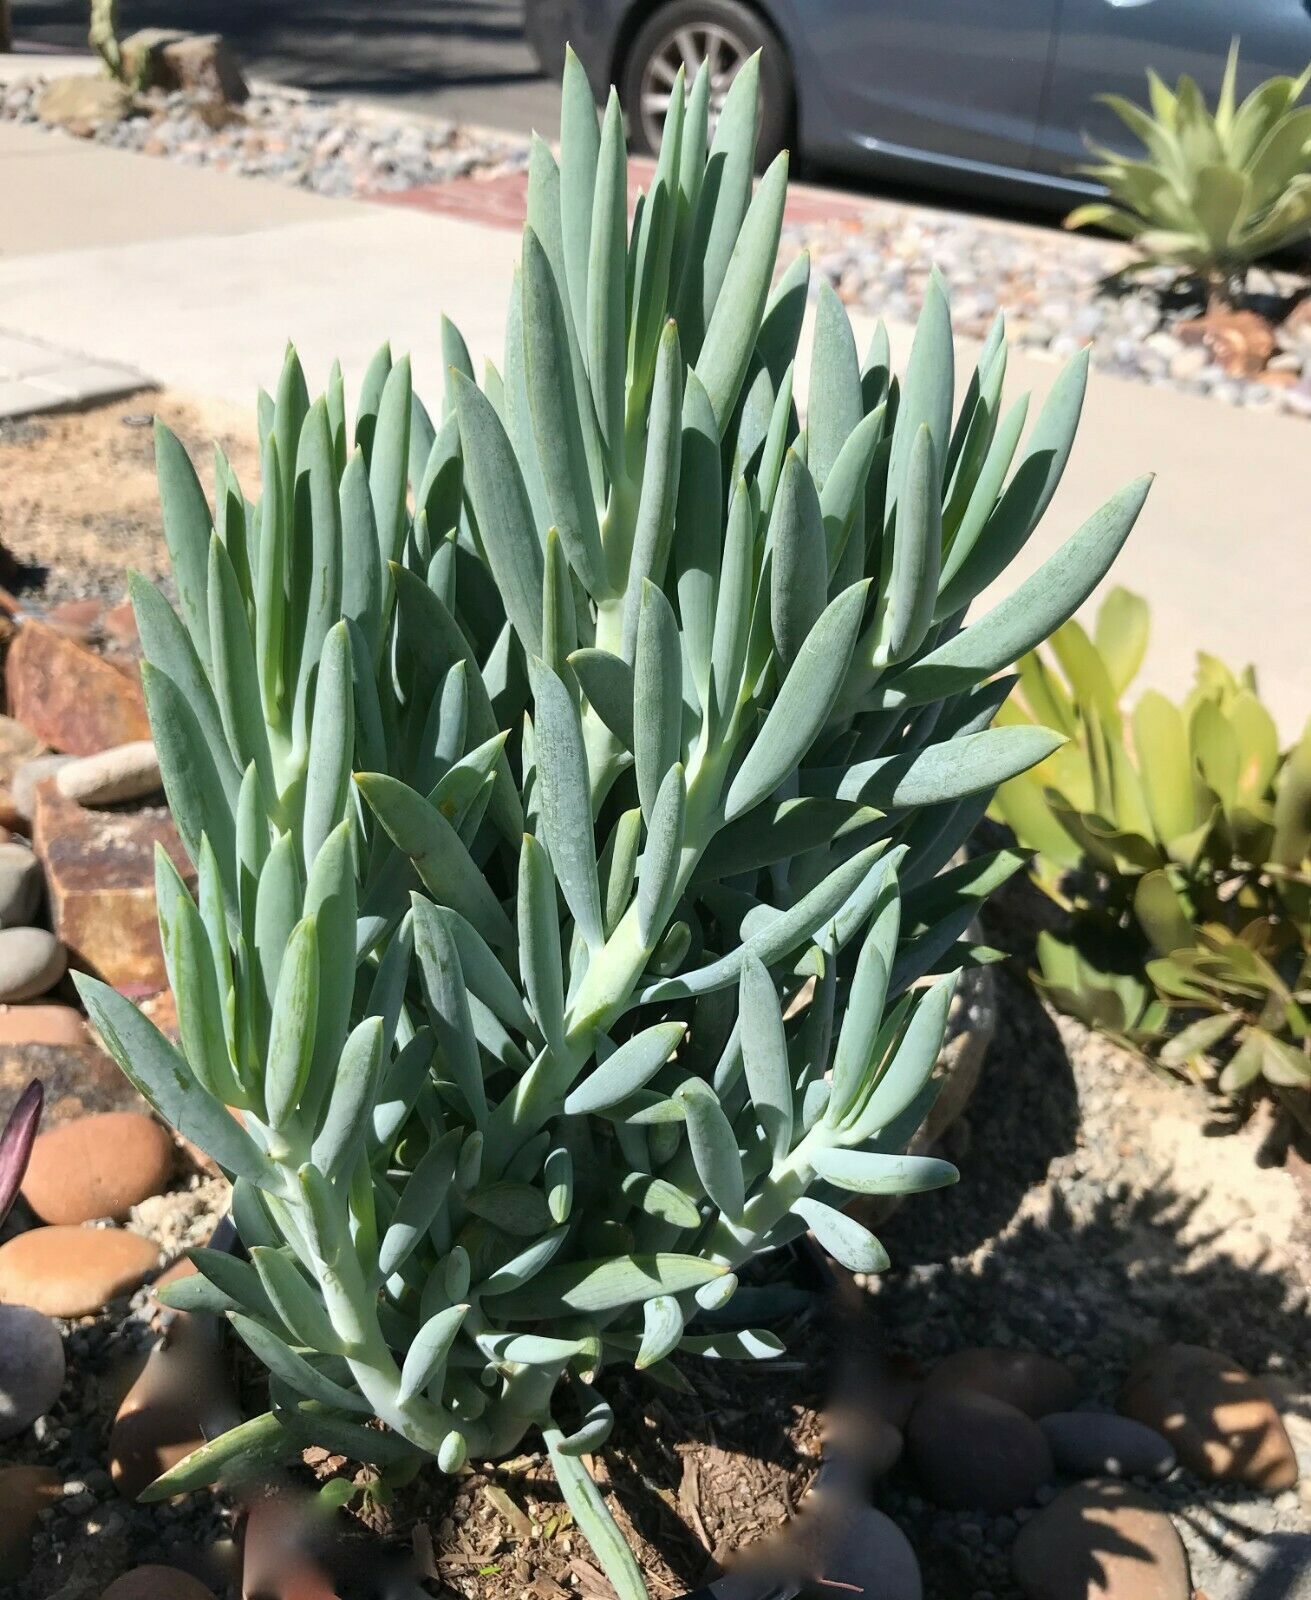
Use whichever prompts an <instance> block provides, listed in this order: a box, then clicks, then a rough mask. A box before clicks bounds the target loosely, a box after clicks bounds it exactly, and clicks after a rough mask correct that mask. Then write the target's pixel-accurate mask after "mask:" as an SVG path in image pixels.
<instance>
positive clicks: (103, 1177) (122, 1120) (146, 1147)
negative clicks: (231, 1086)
mask: <svg viewBox="0 0 1311 1600" xmlns="http://www.w3.org/2000/svg"><path fill="white" fill-rule="evenodd" d="M172 1175H173V1141H172V1139H170V1138H169V1136H168V1134H167V1133H166V1132H165V1131H164V1129H163V1128H161V1127H160V1125H159V1124H158V1123H157V1122H156V1121H155V1120H154V1119H153V1118H152V1117H143V1116H140V1115H138V1114H137V1113H136V1112H132V1111H106V1112H103V1113H102V1114H101V1115H99V1116H94V1117H82V1118H81V1119H80V1120H79V1121H77V1122H69V1123H66V1124H65V1125H64V1126H63V1127H62V1128H52V1129H51V1130H50V1131H49V1132H47V1133H42V1134H38V1136H37V1140H36V1143H35V1144H34V1145H33V1146H32V1157H31V1160H30V1161H29V1162H28V1164H27V1173H26V1176H25V1177H24V1178H23V1189H22V1194H23V1199H24V1200H26V1201H27V1203H28V1205H29V1206H30V1207H31V1208H32V1210H33V1211H34V1212H35V1213H36V1215H37V1216H38V1217H40V1218H41V1220H42V1222H91V1221H93V1220H94V1219H95V1218H97V1217H113V1218H114V1219H115V1221H121V1219H122V1218H124V1217H126V1216H127V1214H128V1212H129V1211H130V1210H131V1209H132V1207H133V1206H135V1205H139V1204H140V1203H141V1201H142V1200H146V1199H148V1198H149V1197H150V1196H151V1195H152V1194H161V1193H162V1192H163V1190H164V1189H165V1188H167V1186H168V1181H169V1179H170V1178H171V1177H172Z"/></svg>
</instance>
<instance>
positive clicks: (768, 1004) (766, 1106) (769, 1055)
mask: <svg viewBox="0 0 1311 1600" xmlns="http://www.w3.org/2000/svg"><path fill="white" fill-rule="evenodd" d="M738 996H739V999H738V1017H739V1029H740V1034H741V1040H742V1064H743V1068H744V1070H745V1072H746V1079H747V1087H748V1089H749V1090H750V1091H751V1103H752V1105H753V1106H754V1107H755V1110H756V1116H757V1117H758V1118H759V1120H760V1125H761V1127H762V1128H763V1129H764V1132H765V1135H766V1137H767V1138H768V1140H769V1142H770V1146H771V1148H772V1150H773V1153H774V1159H775V1160H776V1161H778V1160H781V1159H782V1158H783V1157H784V1156H786V1155H787V1153H788V1152H789V1151H790V1150H791V1148H792V1120H793V1092H792V1072H791V1068H790V1066H789V1063H788V1045H787V1034H786V1033H785V1031H784V1028H783V1014H782V1011H781V1010H780V1008H779V1003H778V991H777V990H776V989H775V987H774V980H773V979H772V978H771V977H770V975H769V973H768V972H767V971H766V969H765V967H764V966H763V965H762V963H761V962H760V961H759V960H757V959H756V958H755V957H750V958H749V959H748V960H746V961H745V962H744V963H743V965H742V976H741V978H740V979H739V980H738Z"/></svg>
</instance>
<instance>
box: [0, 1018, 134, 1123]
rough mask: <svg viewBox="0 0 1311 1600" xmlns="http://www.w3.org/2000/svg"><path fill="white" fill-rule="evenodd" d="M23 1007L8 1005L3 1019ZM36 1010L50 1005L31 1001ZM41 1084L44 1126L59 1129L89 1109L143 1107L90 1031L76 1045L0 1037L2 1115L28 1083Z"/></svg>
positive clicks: (90, 1110)
mask: <svg viewBox="0 0 1311 1600" xmlns="http://www.w3.org/2000/svg"><path fill="white" fill-rule="evenodd" d="M23 1009H25V1008H23V1007H19V1006H13V1007H9V1008H7V1009H6V1013H5V1015H6V1020H8V1019H10V1018H12V1017H13V1016H14V1014H15V1012H17V1011H21V1010H23ZM31 1009H32V1010H34V1011H37V1010H39V1011H46V1010H52V1009H54V1008H53V1007H48V1006H33V1007H32V1008H31ZM33 1078H40V1080H41V1082H42V1084H43V1085H44V1087H45V1095H46V1097H45V1106H44V1108H43V1109H42V1112H41V1126H42V1128H43V1129H50V1128H57V1127H59V1126H61V1125H62V1124H63V1123H65V1122H71V1121H73V1120H74V1119H75V1118H77V1117H84V1116H86V1115H87V1113H88V1112H92V1111H144V1110H145V1109H146V1105H145V1101H144V1100H143V1099H142V1098H141V1096H140V1095H139V1094H138V1093H137V1091H136V1090H135V1089H134V1088H133V1087H132V1085H131V1084H130V1083H129V1082H128V1080H127V1079H126V1078H125V1077H124V1076H123V1074H122V1072H121V1071H120V1070H119V1068H118V1064H117V1063H116V1062H115V1061H112V1060H111V1059H110V1057H109V1056H108V1055H106V1054H105V1052H104V1051H103V1050H102V1049H101V1048H100V1047H99V1045H97V1044H95V1043H94V1042H93V1041H92V1039H91V1036H90V1034H89V1033H85V1035H84V1037H83V1038H82V1039H81V1041H80V1042H79V1043H77V1044H75V1045H68V1044H44V1043H29V1042H27V1041H23V1040H11V1039H5V1038H0V1117H5V1116H8V1114H9V1110H10V1107H11V1106H12V1105H13V1104H14V1102H15V1101H16V1100H17V1099H18V1097H19V1095H20V1094H21V1093H22V1092H23V1090H24V1089H26V1087H27V1086H28V1084H29V1083H31V1081H32V1079H33Z"/></svg>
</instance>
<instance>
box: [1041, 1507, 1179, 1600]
mask: <svg viewBox="0 0 1311 1600" xmlns="http://www.w3.org/2000/svg"><path fill="white" fill-rule="evenodd" d="M1011 1567H1012V1570H1013V1571H1014V1573H1015V1579H1016V1582H1017V1583H1018V1584H1019V1586H1020V1588H1021V1589H1023V1590H1024V1593H1025V1594H1026V1595H1027V1596H1028V1600H1189V1597H1190V1595H1191V1594H1192V1582H1191V1580H1190V1578H1189V1575H1188V1557H1187V1555H1186V1553H1185V1551H1184V1547H1183V1543H1182V1541H1181V1540H1180V1538H1179V1535H1178V1534H1177V1533H1176V1532H1175V1529H1174V1524H1173V1523H1172V1522H1171V1521H1170V1519H1169V1517H1167V1516H1166V1515H1165V1514H1164V1512H1162V1511H1158V1510H1157V1508H1156V1507H1155V1506H1154V1505H1153V1503H1152V1502H1151V1500H1149V1499H1148V1497H1147V1496H1146V1495H1144V1494H1140V1493H1139V1492H1138V1491H1137V1490H1136V1489H1131V1488H1129V1487H1128V1486H1127V1485H1125V1484H1122V1483H1088V1484H1080V1485H1079V1486H1078V1487H1077V1488H1074V1489H1067V1490H1066V1491H1065V1493H1064V1494H1062V1495H1058V1496H1057V1498H1056V1499H1055V1500H1053V1501H1052V1503H1051V1505H1049V1506H1047V1507H1046V1508H1045V1509H1044V1510H1042V1511H1040V1512H1039V1513H1038V1515H1037V1516H1036V1517H1033V1518H1032V1519H1031V1520H1030V1521H1028V1522H1026V1523H1025V1525H1024V1526H1023V1527H1022V1528H1021V1529H1020V1533H1019V1537H1018V1538H1017V1539H1016V1541H1015V1543H1014V1545H1013V1546H1012V1547H1011Z"/></svg>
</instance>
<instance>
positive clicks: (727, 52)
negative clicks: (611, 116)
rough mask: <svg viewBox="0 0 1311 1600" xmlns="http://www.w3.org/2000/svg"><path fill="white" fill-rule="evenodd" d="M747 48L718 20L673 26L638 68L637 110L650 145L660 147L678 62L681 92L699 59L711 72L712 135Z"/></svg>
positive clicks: (697, 68)
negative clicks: (681, 84) (643, 65)
mask: <svg viewBox="0 0 1311 1600" xmlns="http://www.w3.org/2000/svg"><path fill="white" fill-rule="evenodd" d="M749 54H750V52H749V51H748V49H747V46H746V43H745V42H744V41H743V40H742V39H739V38H738V37H737V35H736V34H734V33H733V32H731V31H730V30H729V29H728V28H725V27H722V26H721V25H720V24H719V23H717V22H709V23H702V24H692V25H689V26H687V27H682V28H675V29H674V31H673V32H672V33H670V34H669V35H668V37H667V38H665V39H663V40H661V42H660V44H659V45H658V46H657V47H656V49H655V50H653V51H652V52H651V55H650V56H649V57H648V59H647V63H646V66H645V67H644V68H643V70H642V84H641V89H640V91H639V105H638V115H639V116H640V117H641V119H642V132H643V133H644V134H645V136H646V141H647V144H648V145H649V146H650V148H651V149H652V150H658V149H659V148H660V135H661V133H662V132H663V130H664V126H665V118H666V116H668V114H669V102H670V100H671V99H672V98H673V90H674V80H675V78H676V77H677V76H678V69H679V67H682V69H683V77H684V92H685V93H687V94H690V93H691V90H692V84H693V81H694V80H695V78H696V75H697V73H698V72H699V71H700V70H701V64H702V62H704V63H705V64H706V66H707V68H708V70H709V73H710V132H711V135H712V136H713V134H714V131H715V124H716V123H717V122H718V121H719V113H720V112H721V111H722V110H723V109H724V99H725V96H726V95H727V94H728V90H729V86H730V85H731V84H732V82H733V79H734V78H735V77H737V74H738V71H739V69H740V68H741V66H742V63H743V62H744V61H745V60H746V59H747V56H748V55H749Z"/></svg>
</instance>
